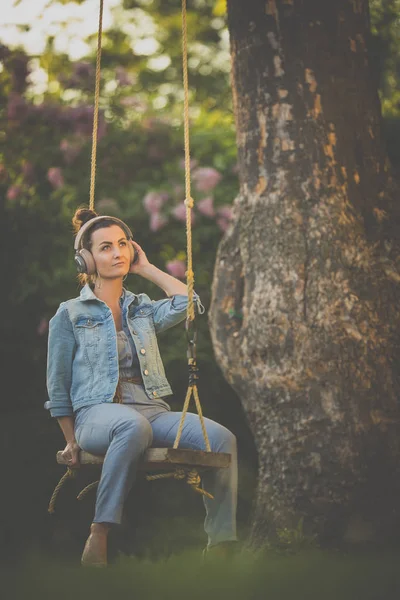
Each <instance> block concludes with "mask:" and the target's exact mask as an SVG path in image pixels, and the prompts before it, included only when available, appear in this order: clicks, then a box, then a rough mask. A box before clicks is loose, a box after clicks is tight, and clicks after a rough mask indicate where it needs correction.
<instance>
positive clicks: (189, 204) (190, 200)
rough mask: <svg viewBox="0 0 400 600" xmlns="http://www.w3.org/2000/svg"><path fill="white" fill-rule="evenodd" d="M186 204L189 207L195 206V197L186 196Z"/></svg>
mask: <svg viewBox="0 0 400 600" xmlns="http://www.w3.org/2000/svg"><path fill="white" fill-rule="evenodd" d="M185 205H186V206H187V208H193V207H194V200H193V198H191V197H189V198H186V200H185Z"/></svg>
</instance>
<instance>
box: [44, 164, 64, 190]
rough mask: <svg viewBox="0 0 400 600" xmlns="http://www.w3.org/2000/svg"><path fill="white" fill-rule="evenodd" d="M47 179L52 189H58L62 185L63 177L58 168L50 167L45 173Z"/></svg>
mask: <svg viewBox="0 0 400 600" xmlns="http://www.w3.org/2000/svg"><path fill="white" fill-rule="evenodd" d="M47 179H48V180H49V181H50V183H51V185H52V186H53V188H54V189H56V190H57V189H59V188H61V187H63V185H64V177H63V174H62V170H61V169H60V167H51V168H50V169H49V170H48V171H47Z"/></svg>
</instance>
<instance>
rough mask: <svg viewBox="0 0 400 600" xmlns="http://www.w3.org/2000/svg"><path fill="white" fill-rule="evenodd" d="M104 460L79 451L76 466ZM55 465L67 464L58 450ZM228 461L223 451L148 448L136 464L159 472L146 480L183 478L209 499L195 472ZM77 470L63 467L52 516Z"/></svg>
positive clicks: (229, 460)
mask: <svg viewBox="0 0 400 600" xmlns="http://www.w3.org/2000/svg"><path fill="white" fill-rule="evenodd" d="M103 461H104V456H99V455H95V454H90V453H89V452H85V451H84V450H81V451H80V452H79V462H80V467H79V468H81V467H84V466H101V465H102V464H103ZM57 462H58V464H60V465H65V466H66V467H68V462H67V461H66V460H65V458H64V457H63V456H62V451H61V450H60V451H59V452H57ZM230 462H231V455H230V454H227V453H225V452H204V451H202V450H186V449H183V448H176V449H174V448H149V449H148V450H147V451H146V452H145V454H144V457H143V459H142V460H141V461H140V463H139V469H140V470H142V471H147V472H149V471H163V472H162V473H156V474H154V475H146V479H148V480H150V481H151V480H157V479H164V478H168V477H175V479H185V480H186V483H188V484H189V485H190V486H191V488H192V489H193V490H194V491H195V492H197V493H199V494H202V495H204V496H207V497H208V498H213V496H212V495H211V494H209V493H208V492H207V491H206V490H204V489H203V488H201V487H200V483H201V479H200V475H199V472H202V471H205V470H207V469H211V468H213V469H221V468H227V467H228V466H229V465H230ZM79 468H70V467H68V468H67V472H66V473H65V474H64V475H63V476H62V478H61V479H60V481H59V482H58V484H57V485H56V487H55V489H54V492H53V494H52V496H51V499H50V503H49V508H48V512H49V513H51V514H52V513H54V510H55V502H56V499H57V496H58V493H59V491H60V489H61V487H62V486H63V485H64V483H65V482H66V481H67V479H70V478H71V477H76V475H77V472H78V471H79ZM98 483H99V482H98V481H94V482H93V483H91V484H89V485H87V486H86V487H85V488H84V489H83V490H82V491H81V492H80V493H79V495H78V496H77V499H78V500H82V498H83V497H84V496H85V495H86V494H87V492H89V491H90V490H93V489H94V488H95V487H96V486H97V484H98Z"/></svg>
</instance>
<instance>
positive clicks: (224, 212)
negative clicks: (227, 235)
mask: <svg viewBox="0 0 400 600" xmlns="http://www.w3.org/2000/svg"><path fill="white" fill-rule="evenodd" d="M217 215H218V216H217V225H218V227H219V228H220V229H221V231H226V230H227V229H228V227H229V225H230V223H231V221H232V216H233V211H232V207H231V206H229V204H224V205H223V206H220V207H219V208H218V209H217Z"/></svg>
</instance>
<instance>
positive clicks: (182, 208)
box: [172, 202, 196, 225]
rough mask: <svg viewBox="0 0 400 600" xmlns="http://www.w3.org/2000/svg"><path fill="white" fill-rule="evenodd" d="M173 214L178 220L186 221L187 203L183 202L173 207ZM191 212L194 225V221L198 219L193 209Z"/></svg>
mask: <svg viewBox="0 0 400 600" xmlns="http://www.w3.org/2000/svg"><path fill="white" fill-rule="evenodd" d="M172 214H173V215H174V217H175V219H177V220H178V221H182V222H183V223H184V222H186V205H185V203H184V202H181V203H180V204H178V205H177V206H175V208H173V209H172ZM191 214H192V225H193V224H194V222H195V221H196V215H195V214H194V212H193V211H192V213H191Z"/></svg>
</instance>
